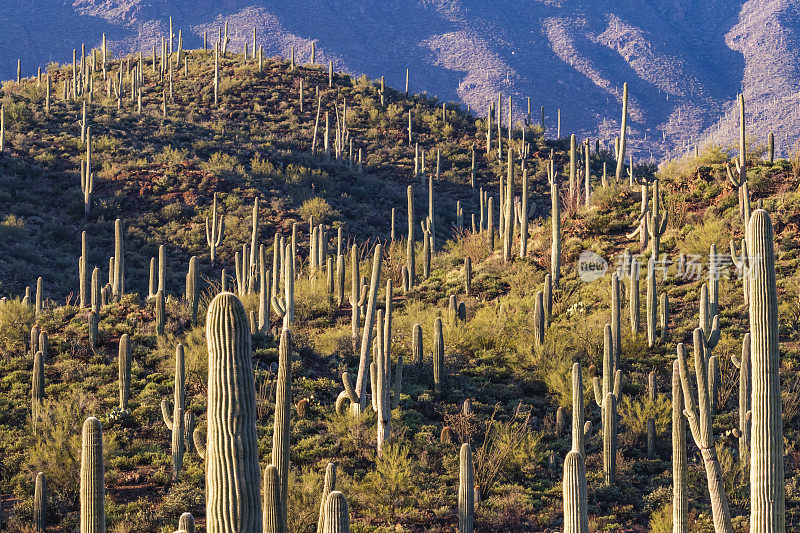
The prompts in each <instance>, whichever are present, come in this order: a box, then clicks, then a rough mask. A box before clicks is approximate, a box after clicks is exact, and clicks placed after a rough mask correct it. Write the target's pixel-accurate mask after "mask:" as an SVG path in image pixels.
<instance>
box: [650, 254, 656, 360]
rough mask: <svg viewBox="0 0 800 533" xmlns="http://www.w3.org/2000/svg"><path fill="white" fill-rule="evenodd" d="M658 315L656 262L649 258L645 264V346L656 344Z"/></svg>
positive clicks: (653, 258)
mask: <svg viewBox="0 0 800 533" xmlns="http://www.w3.org/2000/svg"><path fill="white" fill-rule="evenodd" d="M657 313H658V292H657V290H656V260H655V257H650V260H649V261H648V262H647V345H648V346H650V347H651V348H652V347H653V346H654V345H655V343H656V314H657Z"/></svg>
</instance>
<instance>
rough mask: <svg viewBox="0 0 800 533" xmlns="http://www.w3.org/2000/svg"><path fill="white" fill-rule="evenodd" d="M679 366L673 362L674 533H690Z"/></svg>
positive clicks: (684, 428)
mask: <svg viewBox="0 0 800 533" xmlns="http://www.w3.org/2000/svg"><path fill="white" fill-rule="evenodd" d="M679 364H680V363H678V361H677V359H676V360H675V361H673V362H672V532H673V533H688V532H689V517H688V509H689V497H688V494H687V492H686V491H687V469H686V418H685V417H684V416H683V391H682V389H681V376H680V366H679Z"/></svg>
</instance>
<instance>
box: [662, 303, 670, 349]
mask: <svg viewBox="0 0 800 533" xmlns="http://www.w3.org/2000/svg"><path fill="white" fill-rule="evenodd" d="M660 310H661V314H660V317H661V344H666V343H667V340H668V339H669V296H667V293H666V292H662V293H661V306H660Z"/></svg>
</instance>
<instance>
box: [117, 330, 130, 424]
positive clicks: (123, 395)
mask: <svg viewBox="0 0 800 533" xmlns="http://www.w3.org/2000/svg"><path fill="white" fill-rule="evenodd" d="M117 367H118V370H119V408H120V409H121V410H123V411H127V410H128V399H129V398H130V396H131V339H130V337H129V336H128V334H127V333H123V334H122V336H121V337H120V338H119V355H118V357H117Z"/></svg>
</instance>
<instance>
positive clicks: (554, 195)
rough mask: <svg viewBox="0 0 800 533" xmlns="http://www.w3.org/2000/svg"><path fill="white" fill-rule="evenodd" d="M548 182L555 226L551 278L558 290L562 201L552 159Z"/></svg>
mask: <svg viewBox="0 0 800 533" xmlns="http://www.w3.org/2000/svg"><path fill="white" fill-rule="evenodd" d="M547 168H548V180H549V181H550V218H551V220H552V226H553V228H552V229H553V231H552V233H553V236H552V244H551V247H550V276H551V277H552V282H553V286H554V287H556V288H558V282H559V280H560V279H561V199H560V198H559V195H558V177H557V176H556V172H555V164H554V163H553V160H552V159H550V161H549V165H548V167H547Z"/></svg>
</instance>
